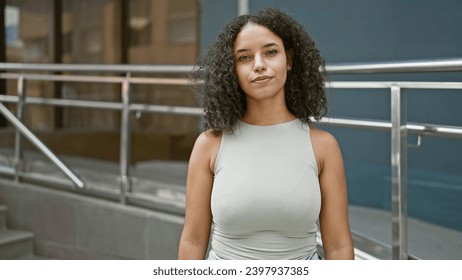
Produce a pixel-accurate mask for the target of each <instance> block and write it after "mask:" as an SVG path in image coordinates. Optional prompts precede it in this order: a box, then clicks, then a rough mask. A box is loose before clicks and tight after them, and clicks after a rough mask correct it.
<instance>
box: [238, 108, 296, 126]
mask: <svg viewBox="0 0 462 280" xmlns="http://www.w3.org/2000/svg"><path fill="white" fill-rule="evenodd" d="M293 119H295V116H294V115H293V114H292V113H291V112H289V110H288V109H287V106H286V105H285V104H284V106H279V107H274V106H264V104H259V105H258V106H252V105H250V104H247V111H246V112H245V113H244V116H243V117H242V119H241V120H242V121H243V122H245V123H248V124H253V125H273V124H278V123H284V122H288V121H291V120H293Z"/></svg>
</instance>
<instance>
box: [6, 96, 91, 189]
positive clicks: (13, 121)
mask: <svg viewBox="0 0 462 280" xmlns="http://www.w3.org/2000/svg"><path fill="white" fill-rule="evenodd" d="M0 114H2V115H3V116H4V117H5V118H6V119H7V120H8V121H9V122H10V123H11V124H12V125H13V126H14V127H15V128H16V129H17V130H18V131H21V133H22V134H23V135H24V136H25V137H26V138H27V139H28V140H29V141H30V142H31V143H32V145H34V146H35V147H36V148H37V149H38V150H39V151H41V152H42V153H43V154H44V155H45V156H46V157H47V158H49V159H50V160H51V161H52V162H53V163H54V164H55V165H56V166H57V167H58V168H59V169H60V170H61V171H63V172H64V174H65V175H66V176H67V177H68V178H69V179H71V180H72V182H73V183H74V185H75V186H77V187H79V188H84V187H85V182H84V181H83V180H82V179H81V178H80V176H78V175H77V174H76V173H75V172H74V171H72V169H71V168H70V167H68V166H67V165H66V164H65V163H64V162H63V161H62V160H61V159H60V158H58V156H56V155H55V154H54V153H53V152H52V151H51V150H50V149H49V148H48V147H47V146H46V145H45V144H44V143H43V142H42V141H40V139H38V138H37V136H35V135H34V133H33V132H32V131H30V130H29V129H28V128H27V127H26V126H25V125H24V124H23V123H22V122H21V121H20V120H18V118H16V117H15V116H14V115H13V114H12V113H11V112H10V111H9V110H8V108H6V107H5V106H4V105H3V104H2V103H1V102H0Z"/></svg>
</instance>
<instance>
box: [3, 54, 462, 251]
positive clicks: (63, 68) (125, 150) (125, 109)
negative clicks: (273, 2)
mask: <svg viewBox="0 0 462 280" xmlns="http://www.w3.org/2000/svg"><path fill="white" fill-rule="evenodd" d="M191 70H192V66H190V65H183V66H162V65H157V66H154V65H153V66H144V65H74V64H59V65H55V64H14V63H0V71H5V73H1V74H0V78H1V79H15V80H18V96H8V95H0V105H1V107H0V112H1V113H2V114H3V115H4V116H5V117H6V118H7V119H8V120H9V121H10V122H11V123H12V124H13V125H14V126H15V127H16V128H17V129H18V130H19V131H20V132H21V133H23V134H24V135H26V137H27V138H28V139H29V140H30V141H32V142H33V143H34V144H35V145H36V146H37V147H38V148H39V149H40V150H41V151H42V152H44V153H45V154H46V155H48V156H49V158H50V159H52V161H53V162H54V163H55V164H56V165H57V166H59V167H60V168H61V170H62V171H63V172H65V174H66V175H67V176H69V177H70V178H71V179H72V178H74V179H72V180H73V181H74V182H75V183H76V184H78V185H79V186H83V185H84V182H81V183H80V181H78V180H77V179H79V180H80V178H79V177H78V176H77V175H75V173H73V172H72V171H71V170H70V169H69V168H67V166H66V165H65V164H64V163H63V162H62V161H61V160H59V159H58V158H57V157H56V156H55V155H54V154H53V153H51V151H49V150H48V149H47V148H46V146H44V145H43V143H41V142H40V141H39V139H37V138H36V137H34V136H31V135H33V134H32V133H31V132H30V130H28V129H27V128H26V127H25V126H24V125H23V119H22V114H23V112H22V110H23V106H24V104H35V105H47V106H60V107H81V108H98V109H106V110H118V111H121V112H122V113H121V134H120V139H121V144H120V160H119V165H120V174H119V175H120V202H121V203H127V196H129V195H130V192H131V173H130V165H129V159H130V152H131V148H130V147H131V137H130V135H131V124H130V121H129V116H130V113H131V112H151V113H166V114H183V115H193V116H200V115H202V114H203V112H202V109H201V108H196V107H179V106H165V105H148V104H135V103H132V102H131V98H130V92H131V86H132V85H133V84H164V85H188V83H189V82H188V80H187V79H186V78H148V77H132V76H131V75H132V74H133V73H149V74H187V73H189V72H190V71H191ZM326 70H327V72H328V73H329V74H357V73H398V72H438V71H446V72H450V71H451V72H454V71H461V70H462V60H461V59H454V60H438V61H417V62H404V63H380V64H349V65H329V66H327V67H326ZM6 71H8V73H6ZM28 71H34V72H102V73H124V74H125V76H124V77H121V76H89V75H69V74H66V75H60V74H30V73H25V72H28ZM14 72H20V73H14ZM26 80H41V81H57V82H63V81H68V82H69V81H72V82H98V83H113V84H120V85H121V93H120V94H121V100H122V101H121V102H99V101H84V100H79V101H77V100H72V101H71V100H65V99H57V98H41V97H27V98H25V96H26V91H25V87H24V83H25V81H26ZM326 87H328V88H343V89H345V88H352V89H359V88H366V89H377V88H382V89H390V94H391V104H390V107H391V122H384V121H374V120H357V119H332V118H324V119H323V120H322V121H320V122H321V123H323V124H326V125H333V126H342V127H352V128H364V129H372V130H382V131H390V132H391V167H392V169H391V170H392V174H391V176H392V198H391V201H392V258H393V259H408V258H409V254H408V251H407V146H408V142H407V136H408V134H410V133H412V134H416V135H418V144H419V141H420V139H421V137H423V136H425V135H429V136H439V137H455V138H462V127H458V126H442V125H433V124H421V123H408V122H407V112H406V93H405V91H403V89H410V88H412V89H462V83H459V82H329V83H327V84H326ZM1 102H3V103H16V104H17V106H18V110H17V111H18V112H17V117H14V116H13V115H12V114H11V113H10V112H9V111H8V110H7V109H6V107H5V106H3V105H2V104H1ZM7 111H8V112H7ZM21 142H22V141H21V137H20V136H18V137H17V140H16V147H15V158H16V162H19V161H21V157H22V149H23V148H22V145H21ZM2 172H3V171H2V169H0V173H2ZM15 173H16V175H15V176H16V177H18V176H19V175H18V169H17V168H16V170H15ZM76 178H77V179H76Z"/></svg>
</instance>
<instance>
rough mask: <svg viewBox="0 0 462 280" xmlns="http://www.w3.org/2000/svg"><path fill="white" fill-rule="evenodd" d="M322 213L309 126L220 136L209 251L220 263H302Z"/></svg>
mask: <svg viewBox="0 0 462 280" xmlns="http://www.w3.org/2000/svg"><path fill="white" fill-rule="evenodd" d="M320 208H321V192H320V186H319V180H318V167H317V162H316V159H315V156H314V152H313V148H312V145H311V140H310V128H309V126H308V124H305V123H303V122H302V121H300V120H299V119H295V120H292V121H289V122H286V123H281V124H276V125H270V126H255V125H250V124H246V123H243V122H239V123H238V124H237V127H236V129H235V132H234V134H226V133H223V136H222V140H221V146H220V149H219V151H218V155H217V158H216V161H215V166H214V181H213V189H212V198H211V209H212V215H213V228H212V234H211V249H212V250H213V252H214V253H216V254H217V255H218V256H219V257H220V258H223V259H304V258H306V257H307V256H309V255H311V254H313V253H314V252H315V251H316V249H317V243H316V233H317V231H318V227H317V220H318V217H319V212H320Z"/></svg>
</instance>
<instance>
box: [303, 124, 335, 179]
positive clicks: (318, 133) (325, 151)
mask: <svg viewBox="0 0 462 280" xmlns="http://www.w3.org/2000/svg"><path fill="white" fill-rule="evenodd" d="M310 139H311V145H312V147H313V152H314V155H315V157H316V162H317V163H318V172H319V174H321V173H322V171H323V170H324V167H325V166H326V164H329V163H331V162H339V161H341V160H342V155H341V151H340V147H339V145H338V142H337V139H335V137H334V136H333V135H332V134H331V133H329V132H327V131H325V130H322V129H319V128H317V127H315V126H313V125H310Z"/></svg>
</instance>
